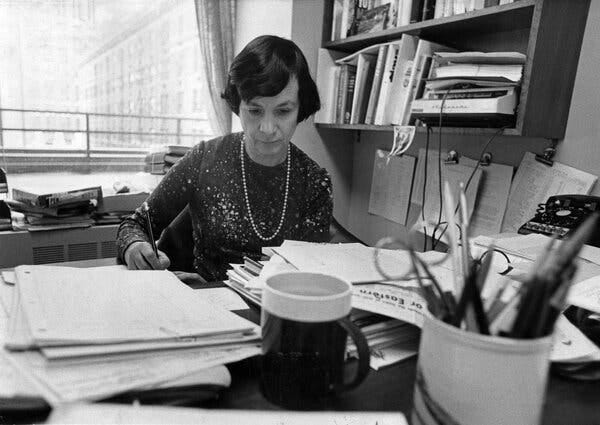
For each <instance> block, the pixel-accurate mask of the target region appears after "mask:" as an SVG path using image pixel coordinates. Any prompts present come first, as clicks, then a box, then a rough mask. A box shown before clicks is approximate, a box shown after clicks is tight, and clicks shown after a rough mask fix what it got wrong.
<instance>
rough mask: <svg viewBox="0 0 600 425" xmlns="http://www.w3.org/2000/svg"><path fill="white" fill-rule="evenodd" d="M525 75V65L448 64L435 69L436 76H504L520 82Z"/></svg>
mask: <svg viewBox="0 0 600 425" xmlns="http://www.w3.org/2000/svg"><path fill="white" fill-rule="evenodd" d="M522 76H523V65H510V64H504V65H502V64H469V63H460V64H448V65H443V66H438V67H437V68H436V69H435V75H434V77H435V78H449V77H486V78H487V77H503V78H507V79H509V80H511V81H514V82H518V81H520V80H521V77H522Z"/></svg>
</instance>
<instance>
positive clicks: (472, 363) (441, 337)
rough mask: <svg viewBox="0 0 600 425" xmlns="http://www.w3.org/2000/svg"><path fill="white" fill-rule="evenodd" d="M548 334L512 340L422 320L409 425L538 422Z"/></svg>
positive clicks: (542, 398)
mask: <svg viewBox="0 0 600 425" xmlns="http://www.w3.org/2000/svg"><path fill="white" fill-rule="evenodd" d="M551 348H552V336H546V337H543V338H537V339H512V338H503V337H496V336H489V335H482V334H478V333H474V332H467V331H464V330H462V329H459V328H456V327H454V326H451V325H449V324H447V323H444V322H442V321H440V320H438V319H436V318H431V317H426V318H425V321H424V323H423V330H422V333H421V343H420V348H419V360H418V364H417V376H416V380H415V388H414V402H413V412H412V424H413V425H430V424H435V425H440V424H461V425H469V424H476V425H480V424H510V425H514V424H539V423H540V418H541V411H542V406H543V404H544V396H545V392H546V381H547V378H548V367H549V357H550V351H551Z"/></svg>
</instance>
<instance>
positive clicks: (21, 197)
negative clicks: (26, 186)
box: [12, 189, 39, 206]
mask: <svg viewBox="0 0 600 425" xmlns="http://www.w3.org/2000/svg"><path fill="white" fill-rule="evenodd" d="M12 197H13V199H14V200H16V201H20V202H25V203H28V204H30V205H35V206H39V204H38V195H36V194H34V193H30V192H27V191H25V190H20V189H13V190H12Z"/></svg>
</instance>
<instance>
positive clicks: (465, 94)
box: [423, 87, 515, 99]
mask: <svg viewBox="0 0 600 425" xmlns="http://www.w3.org/2000/svg"><path fill="white" fill-rule="evenodd" d="M514 90H515V89H514V87H506V88H496V87H486V88H475V89H457V90H452V91H448V90H430V91H428V92H427V93H426V94H425V96H423V98H424V99H443V98H444V97H445V98H446V99H488V98H493V97H500V96H506V95H507V94H509V93H511V92H513V91H514Z"/></svg>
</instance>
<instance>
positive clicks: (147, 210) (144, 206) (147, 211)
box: [142, 201, 158, 258]
mask: <svg viewBox="0 0 600 425" xmlns="http://www.w3.org/2000/svg"><path fill="white" fill-rule="evenodd" d="M142 211H143V212H144V215H145V216H146V228H147V229H148V235H149V236H150V243H151V244H152V250H153V251H154V255H156V257H157V258H158V248H157V247H156V241H155V240H154V234H153V233H152V222H151V221H150V208H149V207H148V202H146V201H144V203H143V204H142Z"/></svg>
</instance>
